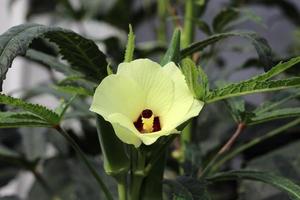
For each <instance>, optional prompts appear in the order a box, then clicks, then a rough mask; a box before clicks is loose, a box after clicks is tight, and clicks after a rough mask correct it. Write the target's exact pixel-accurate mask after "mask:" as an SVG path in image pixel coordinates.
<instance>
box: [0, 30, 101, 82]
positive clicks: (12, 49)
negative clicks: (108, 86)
mask: <svg viewBox="0 0 300 200" xmlns="http://www.w3.org/2000/svg"><path fill="white" fill-rule="evenodd" d="M43 36H45V37H46V38H48V39H50V41H52V42H54V43H55V44H56V45H57V46H58V47H59V48H60V53H61V55H62V56H63V59H65V60H67V61H68V62H69V63H70V64H71V67H72V68H74V70H76V71H79V72H80V73H82V74H83V75H84V76H86V77H87V78H90V79H91V80H93V81H95V82H96V83H99V81H101V80H102V79H103V78H104V77H105V76H106V74H107V73H106V66H107V62H106V58H105V55H104V54H103V53H102V52H101V51H100V50H99V49H98V47H97V45H96V44H95V43H94V42H93V41H92V40H88V39H86V38H84V37H82V36H80V35H79V34H76V33H75V32H72V31H70V30H64V29H62V28H55V27H47V26H43V25H38V24H25V25H19V26H15V27H13V28H11V29H9V30H8V31H7V32H5V33H4V34H3V35H1V37H0V81H1V82H2V81H3V80H4V79H5V75H6V73H7V70H8V68H9V67H10V66H11V64H12V61H13V59H14V58H15V57H16V56H18V55H24V54H25V53H26V51H27V49H28V48H29V45H30V44H31V42H32V41H33V40H34V39H35V38H39V37H43ZM33 54H34V52H29V56H32V57H33V56H34V57H35V59H36V57H37V56H38V55H33ZM39 55H40V54H39ZM47 59H48V60H47V61H50V60H49V57H47ZM36 60H37V59H36ZM39 60H40V61H41V59H39ZM43 62H46V61H43ZM47 63H49V62H47ZM51 63H52V64H51V65H50V66H55V68H56V69H57V68H58V66H57V63H56V64H55V65H54V64H53V59H52V60H51ZM59 67H61V65H59Z"/></svg>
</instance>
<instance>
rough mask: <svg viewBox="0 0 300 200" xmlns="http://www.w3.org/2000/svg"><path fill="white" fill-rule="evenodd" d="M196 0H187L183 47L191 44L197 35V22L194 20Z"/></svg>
mask: <svg viewBox="0 0 300 200" xmlns="http://www.w3.org/2000/svg"><path fill="white" fill-rule="evenodd" d="M194 1H195V0H186V1H185V15H184V28H183V37H182V45H181V47H182V48H185V47H187V46H188V45H190V44H191V43H192V42H193V40H194V35H195V23H193V20H192V19H194V18H195V14H196V12H195V3H194Z"/></svg>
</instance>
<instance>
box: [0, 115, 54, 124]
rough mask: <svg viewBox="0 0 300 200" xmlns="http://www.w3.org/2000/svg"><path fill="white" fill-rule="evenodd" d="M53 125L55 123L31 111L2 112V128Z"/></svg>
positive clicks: (0, 121) (0, 122) (0, 117)
mask: <svg viewBox="0 0 300 200" xmlns="http://www.w3.org/2000/svg"><path fill="white" fill-rule="evenodd" d="M51 126H53V125H52V124H50V123H48V122H47V121H45V120H43V119H41V118H40V117H38V116H36V115H33V114H31V113H29V112H0V128H17V127H51Z"/></svg>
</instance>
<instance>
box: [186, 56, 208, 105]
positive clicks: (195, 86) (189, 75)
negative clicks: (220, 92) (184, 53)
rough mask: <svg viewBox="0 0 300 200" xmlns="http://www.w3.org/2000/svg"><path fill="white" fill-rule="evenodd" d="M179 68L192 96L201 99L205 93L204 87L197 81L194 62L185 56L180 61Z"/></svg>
mask: <svg viewBox="0 0 300 200" xmlns="http://www.w3.org/2000/svg"><path fill="white" fill-rule="evenodd" d="M180 68H181V71H182V73H183V74H184V76H185V80H186V83H187V85H188V86H189V89H190V90H191V92H192V93H193V95H194V97H196V98H197V99H202V98H203V97H204V96H205V94H206V88H205V87H204V86H203V85H201V84H200V83H199V80H198V79H199V71H198V69H197V67H196V65H195V63H194V62H193V61H192V60H191V59H190V58H185V59H183V60H182V61H181V65H180Z"/></svg>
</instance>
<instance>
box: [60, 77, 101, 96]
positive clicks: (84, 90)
mask: <svg viewBox="0 0 300 200" xmlns="http://www.w3.org/2000/svg"><path fill="white" fill-rule="evenodd" d="M95 86H96V85H94V84H91V83H90V82H88V81H87V80H86V79H84V78H83V77H81V76H69V77H67V78H65V79H63V80H61V81H60V82H59V83H57V84H56V85H55V86H54V88H55V89H56V90H58V91H61V92H63V93H69V94H73V95H83V96H93V94H94V87H95Z"/></svg>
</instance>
